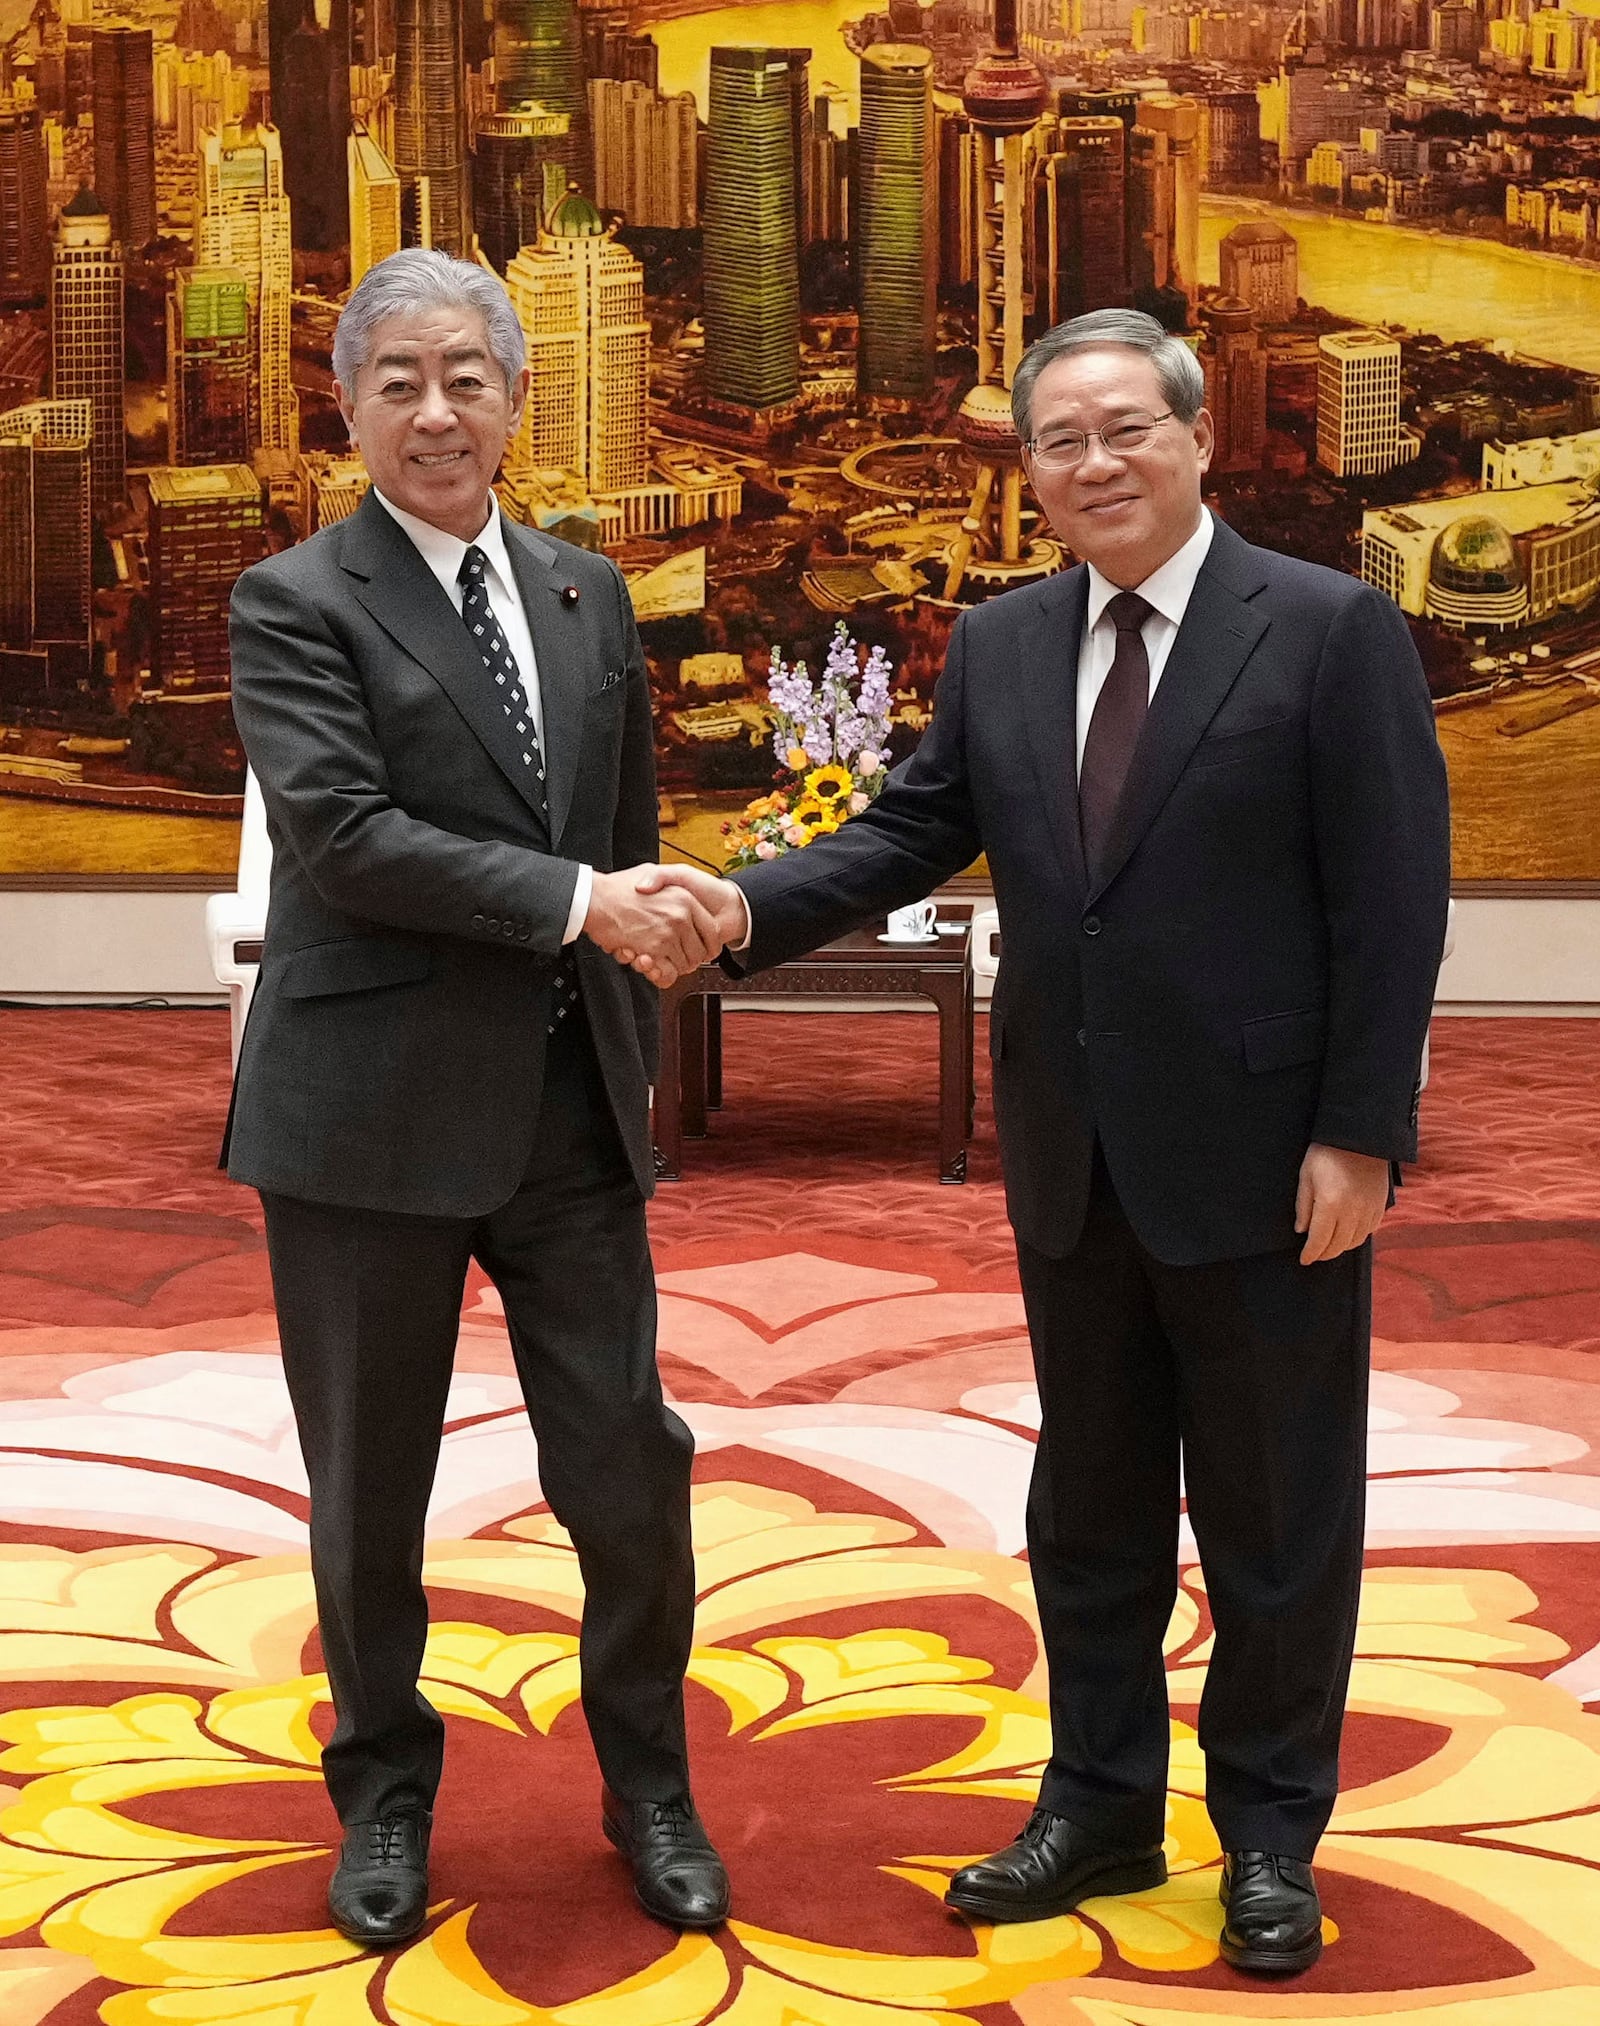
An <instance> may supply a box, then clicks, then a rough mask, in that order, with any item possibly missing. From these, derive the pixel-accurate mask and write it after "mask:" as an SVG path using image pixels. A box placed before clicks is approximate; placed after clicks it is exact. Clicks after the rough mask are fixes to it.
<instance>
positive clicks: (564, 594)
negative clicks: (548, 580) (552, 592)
mask: <svg viewBox="0 0 1600 2026" xmlns="http://www.w3.org/2000/svg"><path fill="white" fill-rule="evenodd" d="M561 602H562V604H563V605H576V604H577V602H578V587H577V585H576V584H563V585H562V587H561Z"/></svg>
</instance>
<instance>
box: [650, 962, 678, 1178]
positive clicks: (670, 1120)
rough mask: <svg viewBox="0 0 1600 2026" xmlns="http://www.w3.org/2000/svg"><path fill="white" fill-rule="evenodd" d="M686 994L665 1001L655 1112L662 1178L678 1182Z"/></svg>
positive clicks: (658, 1169)
mask: <svg viewBox="0 0 1600 2026" xmlns="http://www.w3.org/2000/svg"><path fill="white" fill-rule="evenodd" d="M684 997H685V995H684V994H683V993H681V992H676V991H674V992H667V993H664V994H663V995H662V1002H661V1065H660V1067H659V1068H658V1069H657V1071H656V1089H655V1102H654V1107H653V1111H652V1116H651V1127H652V1131H653V1132H654V1135H655V1161H656V1180H657V1181H658V1182H677V1181H680V1180H681V1179H682V1177H683V1085H682V1061H683V1046H682V1039H681V1035H680V1030H679V1024H678V1023H679V1019H680V1017H681V1015H682V1012H683V1005H684Z"/></svg>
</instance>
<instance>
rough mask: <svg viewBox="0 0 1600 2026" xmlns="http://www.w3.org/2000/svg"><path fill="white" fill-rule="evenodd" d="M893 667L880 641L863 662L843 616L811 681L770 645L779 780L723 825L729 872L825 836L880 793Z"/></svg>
mask: <svg viewBox="0 0 1600 2026" xmlns="http://www.w3.org/2000/svg"><path fill="white" fill-rule="evenodd" d="M891 672H892V664H891V662H890V660H889V657H888V655H887V654H885V653H884V651H883V649H882V648H881V647H874V648H873V649H872V650H871V652H870V653H869V654H868V655H867V657H866V660H865V662H863V661H862V658H861V649H860V648H859V647H858V646H857V644H856V642H855V641H854V640H853V639H852V638H851V636H850V631H849V629H848V627H847V626H846V625H845V623H844V621H843V620H842V619H841V620H840V621H839V623H838V625H837V626H835V628H834V630H833V639H832V640H831V641H830V643H829V645H828V658H827V660H826V662H825V663H824V664H823V669H822V674H821V676H820V678H819V679H818V680H817V681H816V682H815V683H813V682H812V680H811V677H810V675H809V674H808V673H807V670H806V665H805V663H804V662H803V661H796V662H795V663H793V664H792V665H791V664H790V663H789V662H787V661H785V660H784V658H783V654H782V651H781V650H780V649H779V648H777V647H774V648H773V650H772V664H771V669H770V672H769V674H768V677H767V700H768V702H769V704H770V705H771V707H772V749H773V753H774V755H775V756H776V758H777V761H778V779H777V785H776V786H775V787H774V789H773V792H772V793H771V794H770V795H761V796H758V797H757V799H756V800H755V801H754V802H752V803H750V805H749V806H748V808H746V809H745V811H744V812H743V814H742V815H740V816H738V817H736V818H735V819H734V821H733V822H731V823H724V824H723V826H722V832H723V835H724V836H725V837H726V838H727V840H728V861H727V863H728V869H729V871H732V870H733V869H734V868H735V867H736V866H741V865H757V864H759V863H761V861H762V860H764V859H768V858H776V857H777V856H778V855H779V853H780V852H784V851H793V850H797V849H799V848H800V847H801V846H803V845H806V844H809V843H810V842H811V840H812V838H813V837H827V836H829V835H830V834H831V833H832V832H833V831H835V830H837V829H838V828H839V826H840V825H841V824H842V823H844V822H846V821H847V820H848V819H849V818H850V817H852V816H859V815H860V813H861V811H862V810H863V809H865V808H866V807H867V806H868V804H869V803H871V802H872V801H874V800H875V799H876V797H877V795H878V792H879V790H880V789H881V788H882V786H883V784H884V781H885V779H886V778H887V774H886V769H887V766H888V752H887V750H886V749H887V747H888V743H889V677H890V674H891Z"/></svg>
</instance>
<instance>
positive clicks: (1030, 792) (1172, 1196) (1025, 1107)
mask: <svg viewBox="0 0 1600 2026" xmlns="http://www.w3.org/2000/svg"><path fill="white" fill-rule="evenodd" d="M1087 603H1088V573H1087V571H1086V570H1085V569H1084V568H1083V567H1082V566H1081V565H1080V566H1079V567H1078V568H1077V569H1074V570H1069V571H1066V572H1065V573H1064V574H1063V575H1061V576H1059V577H1054V578H1051V579H1049V580H1047V581H1046V582H1044V583H1041V584H1035V585H1030V586H1027V587H1026V588H1024V589H1021V590H1017V591H1013V592H1010V593H1008V594H1006V595H1005V596H1004V597H1000V598H995V599H992V600H990V602H989V603H988V604H986V605H983V606H981V607H979V608H977V609H976V610H973V611H970V612H967V613H964V614H963V615H962V617H961V619H960V620H959V621H958V623H957V625H956V628H955V631H954V633H953V634H952V636H951V640H950V647H949V652H948V654H947V657H946V661H945V669H944V674H943V676H942V677H941V679H940V684H939V692H938V698H937V705H936V709H935V713H934V719H933V723H932V725H931V726H930V728H929V730H928V732H927V734H926V736H925V737H924V739H923V741H922V745H921V747H920V749H919V750H918V752H917V753H916V755H915V756H914V757H913V758H912V759H911V760H910V761H909V762H907V764H906V765H905V766H903V767H900V768H897V769H896V771H895V773H894V775H893V777H892V779H891V781H890V783H889V785H888V787H887V788H886V789H885V791H884V793H883V795H882V796H881V797H880V798H879V800H878V801H877V802H876V803H874V804H873V806H872V808H871V809H870V810H868V811H866V812H865V813H864V814H862V815H861V816H858V817H856V818H854V819H853V820H852V821H851V822H849V823H847V824H846V825H845V826H844V828H843V829H842V830H841V831H839V832H838V833H837V834H836V835H835V836H832V837H827V838H822V839H820V840H818V842H816V843H814V844H811V845H808V846H807V847H806V849H805V850H804V851H801V852H794V853H790V854H787V855H786V856H784V857H782V858H779V859H775V860H773V861H772V862H771V863H770V864H767V865H762V866H756V867H752V868H751V869H750V870H749V871H745V872H741V873H739V874H738V875H737V879H738V883H739V885H740V886H741V887H742V888H743V890H744V892H745V894H746V895H747V897H748V899H749V902H750V908H751V917H752V923H753V940H752V943H751V946H750V949H749V951H748V952H747V953H746V954H745V956H744V957H743V958H742V959H741V960H740V964H741V967H742V968H747V969H750V970H759V969H761V968H762V967H763V966H764V965H767V964H773V963H778V962H781V961H782V960H783V959H785V958H787V957H792V956H795V955H798V954H799V953H800V952H802V951H804V950H809V949H814V948H815V947H816V946H817V945H818V944H819V943H823V942H827V941H829V940H830V939H831V938H833V937H835V936H837V935H840V934H842V933H843V932H844V931H845V930H847V929H849V928H851V927H853V926H855V925H857V924H859V923H861V922H864V921H867V920H870V919H872V918H873V917H874V916H876V915H879V914H881V913H883V912H884V910H885V909H887V908H893V907H898V906H901V905H903V904H905V903H907V902H909V901H913V900H916V899H919V898H920V897H921V896H922V895H924V894H926V893H928V892H929V891H930V890H931V889H932V888H933V887H934V886H936V885H937V884H938V883H939V882H940V881H941V880H943V879H946V878H949V877H950V876H951V875H952V874H954V873H956V872H959V871H960V870H961V869H962V868H963V867H964V866H966V865H969V864H970V863H971V862H972V860H973V859H974V858H976V857H977V856H978V854H979V852H980V851H981V852H984V853H986V854H987V856H988V861H989V869H990V871H991V873H992V874H993V877H994V890H995V899H996V902H997V904H998V906H999V910H1000V926H1001V936H1002V943H1003V949H1004V955H1003V959H1002V963H1001V967H1000V975H999V980H998V986H997V990H996V995H995V1000H994V1006H993V1010H992V1013H991V1017H990V1029H989V1032H990V1047H991V1050H992V1053H993V1056H994V1096H995V1113H996V1119H997V1122H998V1126H999V1134H1000V1153H1001V1158H1002V1162H1003V1165H1004V1169H1005V1178H1006V1195H1007V1203H1008V1208H1009V1210H1010V1214H1011V1219H1012V1222H1013V1224H1014V1225H1015V1226H1016V1229H1017V1232H1018V1235H1019V1236H1020V1237H1021V1238H1023V1239H1024V1240H1026V1241H1027V1242H1028V1243H1029V1244H1031V1245H1033V1246H1034V1247H1035V1248H1036V1249H1037V1250H1039V1251H1041V1252H1044V1253H1047V1254H1051V1255H1055V1256H1060V1255H1062V1254H1064V1253H1066V1252H1069V1251H1070V1250H1071V1249H1072V1248H1073V1246H1074V1245H1076V1243H1077V1240H1078V1234H1079V1232H1080V1230H1081V1229H1082V1225H1083V1216H1084V1208H1085V1203H1086V1200H1087V1194H1088V1185H1089V1175H1090V1165H1091V1156H1092V1153H1093V1149H1094V1144H1095V1141H1096V1138H1098V1139H1099V1141H1100V1144H1101V1146H1102V1148H1103V1150H1104V1154H1105V1159H1106V1162H1107V1165H1108V1167H1109V1169H1110V1172H1111V1177H1112V1180H1113V1182H1114V1183H1115V1185H1116V1189H1117V1193H1118V1196H1119V1199H1120V1201H1121V1203H1122V1205H1123V1208H1124V1210H1125V1211H1126V1213H1127V1216H1128V1218H1129V1220H1130V1222H1131V1223H1132V1225H1133V1228H1134V1230H1135V1231H1136V1232H1137V1234H1138V1236H1139V1238H1140V1240H1141V1241H1142V1242H1143V1244H1144V1245H1145V1246H1146V1247H1147V1248H1148V1249H1149V1250H1150V1251H1151V1252H1152V1253H1154V1254H1155V1255H1156V1257H1157V1258H1159V1259H1162V1260H1164V1261H1166V1262H1167V1263H1169V1264H1172V1265H1186V1264H1196V1263H1199V1262H1203V1261H1208V1260H1218V1259H1224V1258H1242V1257H1245V1256H1248V1255H1249V1254H1251V1253H1256V1252H1264V1251H1269V1250H1272V1249H1275V1248H1277V1247H1280V1246H1289V1245H1292V1244H1293V1243H1294V1242H1295V1234H1294V1201H1295V1187H1296V1181H1297V1177H1298V1173H1299V1166H1300V1162H1301V1160H1302V1158H1303V1156H1304V1154H1305V1150H1306V1147H1307V1146H1308V1145H1309V1144H1310V1143H1311V1142H1312V1141H1321V1142H1324V1143H1326V1144H1328V1145H1331V1146H1336V1147H1345V1148H1349V1149H1352V1150H1353V1151H1355V1152H1358V1153H1366V1154H1373V1155H1378V1156H1381V1157H1383V1158H1385V1159H1387V1160H1390V1161H1400V1160H1409V1159H1413V1158H1414V1157H1415V1153H1416V1125H1417V1087H1418V1085H1417V1078H1418V1065H1419V1061H1420V1058H1421V1053H1422V1044H1423V1040H1424V1038H1425V1036H1426V1033H1427V1023H1428V1016H1429V1012H1430V1009H1431V1006H1432V1000H1433V991H1434V983H1435V979H1436V977H1437V974H1438V969H1439V961H1440V956H1441V953H1442V950H1443V943H1444V926H1445V909H1446V905H1447V901H1448V896H1449V855H1450V833H1449V808H1448V793H1447V788H1446V781H1445V770H1444V761H1443V758H1442V757H1441V755H1440V752H1439V746H1438V741H1437V739H1436V737H1435V734H1434V727H1433V712H1432V708H1431V705H1430V702H1429V697H1428V688H1427V683H1426V681H1425V679H1424V677H1423V673H1422V668H1421V665H1420V663H1419V662H1418V659H1417V654H1416V650H1415V648H1414V647H1413V645H1412V642H1411V636H1410V634H1409V632H1408V631H1407V629H1406V624H1405V621H1404V620H1403V619H1402V617H1401V616H1400V613H1399V611H1398V610H1397V609H1396V608H1395V606H1393V605H1392V604H1391V603H1390V602H1389V600H1388V599H1386V598H1384V597H1382V596H1380V595H1379V593H1378V592H1376V591H1374V590H1372V589H1370V588H1369V587H1368V586H1367V585H1365V584H1362V583H1360V582H1358V581H1357V580H1356V579H1354V578H1351V577H1348V576H1345V575H1343V574H1341V573H1339V572H1337V571H1333V570H1325V569H1321V568H1319V567H1317V566H1316V565H1314V564H1309V563H1302V562H1298V561H1296V560H1294V559H1292V558H1290V557H1287V556H1280V555H1277V554H1275V553H1273V552H1271V551H1269V550H1265V549H1257V548H1254V547H1252V546H1250V545H1249V544H1248V543H1246V542H1244V541H1241V540H1240V538H1239V537H1238V536H1237V535H1235V534H1234V533H1233V532H1232V531H1231V530H1230V529H1229V528H1228V527H1226V526H1225V525H1223V524H1222V523H1220V522H1219V523H1218V525H1217V528H1216V531H1215V535H1214V538H1213V540H1212V544H1211V548H1210V551H1209V553H1208V554H1207V557H1206V560H1205V563H1204V565H1203V567H1202V569H1201V571H1200V575H1199V578H1198V580H1197V582H1196V584H1195V588H1194V594H1193V596H1192V598H1191V600H1190V603H1189V607H1188V610H1187V612H1186V614H1185V617H1184V622H1183V625H1182V627H1181V628H1180V630H1179V633H1178V637H1177V639H1176V640H1175V641H1174V643H1173V646H1172V650H1171V653H1170V655H1169V657H1168V660H1167V663H1166V666H1165V668H1164V670H1163V672H1162V676H1161V681H1160V683H1159V685H1158V686H1157V689H1156V693H1155V697H1154V698H1153V700H1152V702H1151V706H1150V715H1149V717H1148V718H1147V720H1146V722H1145V729H1144V733H1143V735H1142V736H1141V739H1140V744H1139V748H1138V751H1137V752H1136V754H1135V756H1134V760H1133V765H1132V768H1131V770H1130V773H1129V776H1128V781H1127V786H1126V789H1125V791H1124V794H1123V798H1122V803H1121V805H1120V807H1119V810H1118V814H1117V820H1116V824H1115V828H1114V833H1113V838H1112V842H1111V845H1110V847H1109V850H1108V853H1107V858H1106V863H1105V865H1104V867H1103V868H1102V870H1101V872H1100V874H1099V876H1098V877H1096V878H1095V879H1093V880H1091V879H1090V877H1089V875H1088V873H1087V871H1086V869H1085V865H1084V856H1083V847H1082V843H1081V838H1080V831H1079V822H1078V801H1077V779H1076V769H1075V766H1074V753H1075V737H1076V709H1077V701H1076V699H1077V664H1078V648H1079V643H1080V640H1081V638H1082V634H1083V625H1084V617H1085V613H1086V610H1087Z"/></svg>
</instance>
